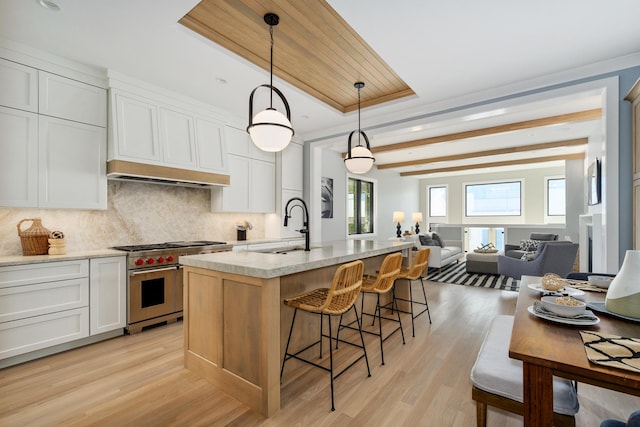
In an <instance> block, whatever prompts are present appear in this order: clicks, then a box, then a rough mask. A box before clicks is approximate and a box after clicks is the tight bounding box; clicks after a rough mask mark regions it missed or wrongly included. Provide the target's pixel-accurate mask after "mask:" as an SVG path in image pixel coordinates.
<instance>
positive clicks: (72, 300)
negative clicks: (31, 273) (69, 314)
mask: <svg viewBox="0 0 640 427" xmlns="http://www.w3.org/2000/svg"><path fill="white" fill-rule="evenodd" d="M88 305H89V279H86V278H85V279H71V280H61V281H59V282H51V283H40V284H37V285H25V286H15V287H12V288H4V289H2V288H0V323H2V322H9V321H12V320H19V319H24V318H27V317H33V316H40V315H43V314H49V313H55V312H57V311H62V310H70V309H73V308H80V307H87V306H88Z"/></svg>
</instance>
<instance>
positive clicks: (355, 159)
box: [344, 82, 376, 174]
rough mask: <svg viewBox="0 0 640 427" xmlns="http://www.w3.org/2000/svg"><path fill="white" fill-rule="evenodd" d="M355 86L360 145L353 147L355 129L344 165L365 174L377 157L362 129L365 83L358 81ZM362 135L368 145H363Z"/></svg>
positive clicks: (351, 170) (350, 136) (350, 170)
mask: <svg viewBox="0 0 640 427" xmlns="http://www.w3.org/2000/svg"><path fill="white" fill-rule="evenodd" d="M353 86H354V87H355V88H356V89H358V145H356V146H355V147H353V148H351V138H352V137H353V134H354V133H356V131H355V130H354V131H352V132H351V133H350V134H349V151H348V152H347V157H346V158H345V159H344V165H345V166H346V167H347V170H349V172H351V173H355V174H363V173H367V172H369V170H370V169H371V167H372V166H373V162H375V161H376V159H374V158H373V154H371V146H370V145H369V138H368V137H367V134H366V133H364V132H363V131H362V130H360V89H362V88H363V87H364V83H363V82H357V83H355V84H354V85H353ZM360 136H362V137H363V138H364V141H365V142H366V143H367V146H366V147H364V146H363V145H362V143H361V140H360Z"/></svg>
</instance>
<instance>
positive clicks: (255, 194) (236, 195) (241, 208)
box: [211, 126, 276, 213]
mask: <svg viewBox="0 0 640 427" xmlns="http://www.w3.org/2000/svg"><path fill="white" fill-rule="evenodd" d="M225 137H226V141H227V144H226V145H227V149H228V151H229V155H228V165H229V174H230V176H231V184H230V185H229V186H228V187H224V188H214V189H212V190H211V209H212V210H213V211H214V212H215V211H222V212H256V213H268V212H275V210H276V209H275V207H276V191H275V189H276V168H275V156H274V155H273V154H274V153H266V154H267V155H262V154H259V153H257V151H256V150H257V148H256V150H254V149H253V148H252V146H253V143H252V142H251V141H250V140H249V136H248V134H247V133H246V132H244V131H242V130H240V129H237V128H234V127H231V126H226V127H225ZM264 159H268V160H264Z"/></svg>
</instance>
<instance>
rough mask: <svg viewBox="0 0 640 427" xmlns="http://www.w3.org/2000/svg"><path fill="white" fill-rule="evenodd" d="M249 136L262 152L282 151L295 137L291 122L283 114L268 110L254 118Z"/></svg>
mask: <svg viewBox="0 0 640 427" xmlns="http://www.w3.org/2000/svg"><path fill="white" fill-rule="evenodd" d="M252 124H253V125H252V126H251V127H250V128H249V135H250V136H251V140H252V141H253V143H254V144H255V145H256V147H258V148H259V149H261V150H262V151H268V152H276V151H281V150H284V149H285V148H286V146H287V145H289V142H291V137H293V129H292V128H291V122H290V121H289V119H287V117H286V116H285V115H284V114H282V113H281V112H279V111H277V110H275V109H271V108H267V109H266V110H263V111H260V112H259V113H258V114H256V115H255V116H254V117H253V123H252Z"/></svg>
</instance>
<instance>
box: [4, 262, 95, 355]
mask: <svg viewBox="0 0 640 427" xmlns="http://www.w3.org/2000/svg"><path fill="white" fill-rule="evenodd" d="M88 265H89V261H88V260H86V259H84V260H73V261H59V262H50V263H35V264H25V265H17V266H6V267H0V313H1V314H2V316H1V317H0V359H6V358H8V357H13V356H17V355H20V354H25V353H29V352H31V351H35V350H40V349H44V348H47V347H51V346H54V345H57V344H61V343H65V342H70V341H74V340H76V339H80V338H84V337H88V336H89V301H88V300H89V298H88V296H89V277H88V272H89V267H88Z"/></svg>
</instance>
